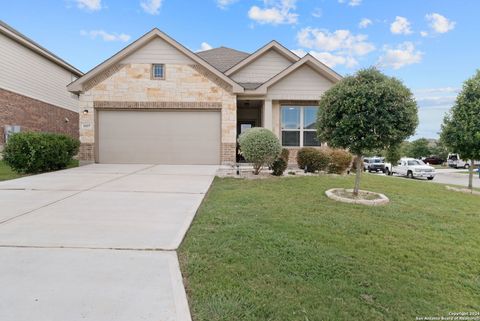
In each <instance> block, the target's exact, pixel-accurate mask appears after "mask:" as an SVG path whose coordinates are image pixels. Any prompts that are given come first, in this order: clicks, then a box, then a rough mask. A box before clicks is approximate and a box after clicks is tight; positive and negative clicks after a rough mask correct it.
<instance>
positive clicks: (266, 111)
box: [263, 100, 273, 130]
mask: <svg viewBox="0 0 480 321" xmlns="http://www.w3.org/2000/svg"><path fill="white" fill-rule="evenodd" d="M272 115H273V112H272V100H265V101H264V102H263V127H264V128H266V129H270V130H273V116H272Z"/></svg>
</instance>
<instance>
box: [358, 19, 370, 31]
mask: <svg viewBox="0 0 480 321" xmlns="http://www.w3.org/2000/svg"><path fill="white" fill-rule="evenodd" d="M372 24H373V21H372V20H370V19H368V18H363V19H362V20H360V22H359V24H358V27H359V28H361V29H365V28H367V27H368V26H370V25H372Z"/></svg>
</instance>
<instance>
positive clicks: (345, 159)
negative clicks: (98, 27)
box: [328, 149, 353, 174]
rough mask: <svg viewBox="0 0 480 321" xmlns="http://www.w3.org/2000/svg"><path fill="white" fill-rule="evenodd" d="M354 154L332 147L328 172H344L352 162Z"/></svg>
mask: <svg viewBox="0 0 480 321" xmlns="http://www.w3.org/2000/svg"><path fill="white" fill-rule="evenodd" d="M352 159H353V157H352V154H350V153H349V152H348V151H346V150H344V149H332V150H331V151H330V164H329V165H328V172H329V173H334V174H343V173H345V172H346V171H347V169H349V168H350V166H351V164H352Z"/></svg>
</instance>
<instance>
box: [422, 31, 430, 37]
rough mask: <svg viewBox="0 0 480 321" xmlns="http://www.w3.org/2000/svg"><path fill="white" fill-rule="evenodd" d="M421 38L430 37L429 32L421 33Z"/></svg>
mask: <svg viewBox="0 0 480 321" xmlns="http://www.w3.org/2000/svg"><path fill="white" fill-rule="evenodd" d="M420 36H422V37H428V32H426V31H420Z"/></svg>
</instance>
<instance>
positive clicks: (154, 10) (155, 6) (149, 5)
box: [140, 0, 163, 15]
mask: <svg viewBox="0 0 480 321" xmlns="http://www.w3.org/2000/svg"><path fill="white" fill-rule="evenodd" d="M162 1H163V0H146V1H142V2H140V7H142V9H143V11H145V12H146V13H148V14H152V15H157V14H159V12H160V7H161V6H162Z"/></svg>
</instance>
